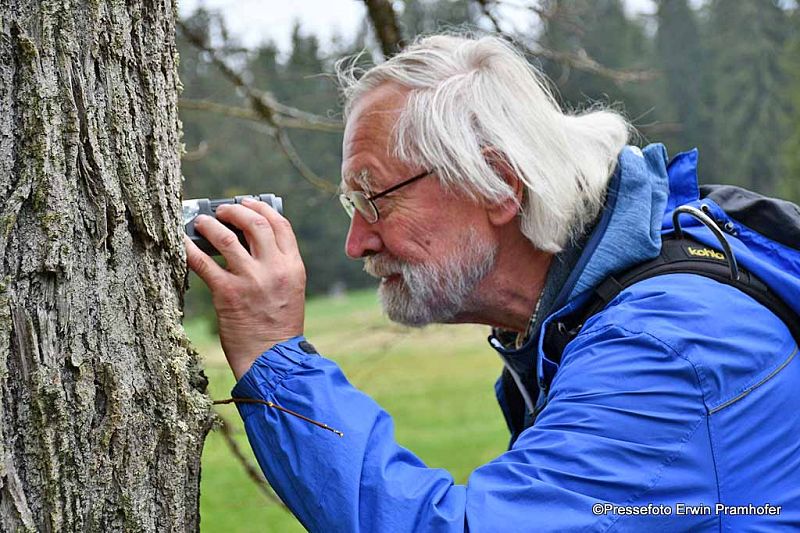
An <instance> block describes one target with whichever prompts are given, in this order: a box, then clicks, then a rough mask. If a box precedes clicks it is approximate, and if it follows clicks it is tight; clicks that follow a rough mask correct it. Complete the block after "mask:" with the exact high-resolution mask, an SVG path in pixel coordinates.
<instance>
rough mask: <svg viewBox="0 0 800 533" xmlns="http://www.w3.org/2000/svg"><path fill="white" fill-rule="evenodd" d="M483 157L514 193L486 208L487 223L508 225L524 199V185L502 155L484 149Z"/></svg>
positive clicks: (486, 148) (493, 150) (491, 149)
mask: <svg viewBox="0 0 800 533" xmlns="http://www.w3.org/2000/svg"><path fill="white" fill-rule="evenodd" d="M483 157H484V158H485V159H486V162H487V163H489V165H490V166H491V167H492V168H493V169H494V171H495V172H496V173H497V175H498V176H500V178H502V179H503V181H505V182H506V183H507V184H508V186H509V187H511V190H512V191H513V192H514V196H513V197H511V198H508V199H506V200H503V201H502V202H500V203H499V204H490V205H489V206H488V208H487V213H488V215H489V221H490V222H491V223H492V224H493V225H495V226H502V225H504V224H508V223H509V222H510V221H511V220H513V219H514V217H516V216H517V215H518V214H519V212H520V206H521V205H522V201H523V199H524V198H525V184H524V183H523V182H522V180H521V179H519V177H518V176H517V174H516V172H514V169H513V168H512V167H511V165H509V164H508V161H506V158H505V156H504V155H503V154H502V153H500V152H498V151H497V150H495V149H494V148H489V147H485V148H484V149H483Z"/></svg>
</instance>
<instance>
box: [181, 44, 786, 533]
mask: <svg viewBox="0 0 800 533" xmlns="http://www.w3.org/2000/svg"><path fill="white" fill-rule="evenodd" d="M341 80H342V83H343V86H344V95H345V99H346V106H345V116H346V130H345V135H344V146H343V153H344V161H343V165H342V175H343V179H342V190H343V194H342V203H343V205H344V207H345V209H346V210H347V212H348V213H349V214H350V216H351V217H352V221H351V225H350V231H349V233H348V236H347V242H346V252H347V254H348V255H349V256H350V257H352V258H361V259H363V260H364V265H365V269H366V271H367V272H369V273H370V274H371V275H373V276H375V277H378V278H380V280H381V281H380V289H379V291H380V296H381V300H382V303H383V306H384V308H385V310H386V312H387V314H388V316H389V317H390V318H391V319H392V320H395V321H398V322H401V323H404V324H410V325H414V326H422V325H424V324H429V323H433V322H443V323H463V322H470V323H479V324H487V325H490V326H492V327H493V335H492V337H491V339H490V341H491V344H492V346H493V347H494V348H495V349H496V350H497V351H498V352H499V353H500V355H501V356H502V357H503V359H504V361H505V366H506V369H505V371H504V373H503V377H502V378H501V380H500V381H499V382H498V387H497V392H498V398H499V400H500V403H501V406H502V407H503V410H504V414H505V416H506V421H507V423H508V425H509V428H510V429H511V432H512V440H511V445H510V449H509V450H508V451H507V452H506V453H504V454H503V455H501V456H500V457H498V458H497V459H495V460H494V461H492V462H490V463H488V464H486V465H483V466H481V467H479V468H477V469H476V470H475V471H474V473H473V474H472V475H471V477H470V479H469V482H468V484H467V485H465V486H461V485H456V484H454V482H453V479H452V477H451V476H450V475H449V474H448V473H447V472H444V471H442V470H437V469H430V468H427V467H426V466H425V465H424V464H423V463H422V462H421V461H420V460H419V459H418V458H417V457H415V456H414V455H413V454H412V453H411V452H410V451H408V450H405V449H403V448H401V447H400V446H398V445H397V444H396V443H395V441H394V439H393V435H392V422H391V419H390V417H389V415H388V414H387V413H386V412H384V411H383V410H382V409H381V408H380V407H379V406H378V405H376V404H375V402H374V401H372V400H371V399H370V398H369V397H367V396H366V395H364V394H363V393H361V392H359V391H358V390H356V389H355V388H353V387H352V386H351V385H349V384H348V382H347V381H346V379H345V378H344V376H343V375H342V373H341V371H340V370H339V369H338V367H337V366H336V365H335V364H334V363H333V362H331V361H330V360H328V359H325V358H324V357H322V356H320V355H319V354H317V353H316V351H315V349H314V348H313V346H312V345H311V344H309V343H308V342H307V341H306V340H305V338H304V337H303V336H302V335H303V306H304V287H305V273H304V268H303V263H302V260H301V258H300V256H299V253H298V249H297V244H296V242H295V238H294V235H293V233H292V230H291V228H290V226H289V223H288V222H287V221H286V220H285V219H284V218H282V217H281V216H280V215H279V214H278V213H276V212H275V211H273V210H271V209H270V208H269V207H267V206H266V204H262V203H259V202H251V203H248V204H245V206H235V205H234V206H222V207H221V208H220V209H219V211H218V213H217V214H218V217H219V218H220V219H221V220H224V221H226V222H229V223H231V224H233V225H235V226H237V227H239V228H241V229H243V230H244V232H245V235H246V237H247V239H248V242H249V245H250V253H248V252H247V251H246V250H245V249H244V248H243V247H242V246H241V245H240V244H239V243H238V241H237V239H236V237H235V236H234V234H233V233H232V232H230V231H229V230H228V229H227V228H225V227H224V226H223V225H222V224H220V223H219V222H218V221H215V220H213V219H211V218H207V217H206V218H205V219H201V220H198V221H197V229H198V230H199V231H201V232H202V233H203V234H204V235H205V236H206V237H207V238H208V240H209V241H210V242H211V243H212V244H214V245H215V246H216V248H217V249H219V250H220V251H221V252H222V254H223V255H224V256H225V258H226V260H227V264H228V268H227V270H224V269H222V268H220V267H219V266H217V265H216V263H214V262H213V261H211V259H210V258H208V257H207V256H206V255H205V254H203V253H202V252H200V251H199V250H198V249H197V248H195V247H194V246H193V245H192V243H191V242H190V241H189V242H187V244H186V245H187V252H188V260H189V265H190V267H191V268H192V269H193V270H195V271H196V272H197V273H198V274H199V275H200V277H201V278H202V279H203V280H204V281H205V282H206V283H207V284H208V286H209V287H210V289H211V291H212V294H213V300H214V305H215V307H216V310H217V314H218V319H219V331H220V338H221V341H222V346H223V349H224V350H225V354H226V355H227V358H228V361H229V363H230V365H231V368H232V370H233V372H234V374H235V376H236V378H237V379H238V383H237V385H236V387H235V389H234V391H233V395H234V397H237V398H248V399H255V400H263V401H271V402H274V403H276V404H278V405H280V406H283V407H286V408H289V409H292V410H294V411H296V412H298V413H300V414H303V415H305V416H308V417H311V418H314V419H317V420H321V421H324V422H326V423H329V424H330V425H331V426H333V427H336V428H337V429H340V430H342V431H343V432H344V437H343V438H339V437H337V436H336V435H334V434H332V433H328V432H322V433H320V431H319V429H318V428H315V427H313V426H311V425H308V424H306V423H304V422H303V421H301V420H298V419H296V418H292V417H287V416H286V414H285V413H282V412H280V411H278V410H275V409H270V408H268V407H266V406H264V405H259V404H254V403H246V404H239V409H240V413H241V415H242V417H243V419H244V421H245V426H246V428H247V433H248V436H249V438H250V442H251V445H252V446H253V449H254V451H255V454H256V457H257V458H258V461H259V464H260V465H261V468H262V469H263V471H264V473H265V475H266V476H267V478H268V479H269V481H270V483H271V484H272V486H273V487H274V488H275V490H276V491H277V492H278V494H279V495H280V496H281V498H282V499H283V500H284V501H285V502H286V503H287V505H288V506H289V507H290V508H291V509H292V511H293V512H294V513H295V514H296V515H297V517H298V518H299V519H300V521H301V522H302V523H303V524H304V525H305V526H306V527H307V528H309V529H311V530H314V531H326V532H327V531H427V530H437V531H463V530H467V529H469V530H472V531H526V530H537V531H538V530H577V529H586V528H589V529H592V530H608V529H615V530H624V531H641V530H663V531H667V530H669V531H673V530H681V531H682V530H693V531H699V530H708V531H711V530H713V531H717V530H720V529H722V528H723V527H724V528H732V529H737V530H743V529H768V528H774V527H776V526H780V525H784V526H788V525H790V524H794V525H797V524H798V523H800V474H799V473H800V438H798V435H800V421H798V420H799V417H798V416H797V413H798V412H800V400H799V399H798V398H800V395H799V394H797V391H798V390H800V363H798V361H794V360H793V359H794V355H795V353H796V352H797V345H796V343H795V340H794V339H793V337H792V335H791V333H790V331H789V330H788V329H787V327H786V325H785V324H784V323H783V322H782V321H781V320H779V319H778V318H777V317H776V315H775V314H773V313H772V312H770V310H768V309H767V308H766V307H764V306H763V305H760V304H759V303H757V302H756V301H755V300H753V299H752V298H750V297H749V296H746V295H745V294H744V293H743V292H741V291H740V290H738V289H737V288H735V287H732V286H729V285H727V284H724V283H719V282H717V281H713V280H712V279H709V278H707V277H703V276H699V275H692V274H670V275H666V276H659V277H657V278H651V279H649V280H646V281H642V282H639V283H636V284H634V285H632V286H630V287H628V288H626V289H624V290H623V291H622V292H621V293H620V294H619V295H618V296H616V297H615V298H613V300H612V301H611V302H610V304H609V305H607V306H606V307H605V308H604V309H602V311H600V312H599V313H597V314H595V315H594V316H592V317H591V318H590V319H589V320H587V321H586V323H585V324H581V326H582V329H580V331H579V332H578V333H577V335H576V336H573V337H572V338H570V339H569V342H568V343H566V347H565V348H563V352H560V353H552V352H550V351H548V350H549V348H548V346H546V345H545V344H546V343H544V342H542V332H543V331H547V330H548V329H552V328H551V326H552V325H553V324H560V322H559V320H560V319H561V317H564V316H567V315H568V314H569V313H571V312H572V311H573V310H574V309H576V308H578V307H580V306H581V305H583V303H584V302H585V301H586V295H587V294H590V293H591V292H592V290H593V289H594V288H596V287H598V286H599V285H600V284H601V282H603V280H605V279H606V278H608V277H609V276H610V275H612V274H615V273H618V272H623V271H626V270H628V269H630V268H631V267H632V266H634V265H637V264H640V263H642V262H645V261H648V260H651V259H653V258H654V257H656V256H658V255H659V252H660V250H661V247H662V239H661V234H662V232H664V233H669V232H671V231H672V230H673V229H675V228H673V227H671V226H670V224H669V223H668V222H667V223H663V224H662V221H663V220H664V218H665V213H667V214H669V213H671V212H672V211H673V210H674V209H675V207H676V206H678V205H681V204H683V203H687V202H692V201H696V200H697V199H698V190H697V184H696V178H695V175H694V163H695V157H696V155H695V153H693V152H692V153H688V154H683V155H681V156H679V157H678V158H676V159H675V160H674V161H673V162H672V163H670V165H669V168H668V166H667V160H666V154H665V151H664V149H663V148H662V147H661V146H650V147H647V148H646V149H645V150H644V151H642V150H639V149H638V148H635V147H626V142H627V140H628V131H629V127H628V124H627V123H626V122H625V120H624V119H623V118H622V117H621V116H619V115H618V114H615V113H613V112H611V111H608V110H593V111H591V112H588V113H585V114H581V115H571V114H566V113H564V112H562V111H561V110H560V109H559V107H558V105H557V104H556V102H555V101H554V99H553V98H552V96H551V95H550V94H549V92H548V91H547V89H546V87H545V85H544V82H543V80H542V79H541V77H540V75H539V74H538V73H537V72H536V71H535V70H534V69H533V68H531V67H530V66H529V65H528V64H527V63H526V61H525V59H524V58H523V57H522V56H521V55H520V54H518V53H517V52H516V51H515V50H514V49H513V48H512V47H510V46H509V45H508V44H506V43H505V42H503V41H502V40H500V39H497V38H493V37H484V38H480V39H470V38H463V37H452V36H434V37H429V38H425V39H422V40H420V41H418V42H417V43H415V44H414V45H412V46H410V47H409V48H408V49H406V50H405V51H403V52H402V53H400V54H398V55H397V56H395V57H393V58H392V59H391V60H389V61H387V62H385V63H383V64H381V65H378V66H376V67H374V68H373V69H371V70H369V71H367V72H366V73H364V74H363V75H361V76H360V77H356V76H354V75H353V73H352V71H349V70H347V69H343V70H342V74H341ZM707 208H708V206H705V207H704V210H706V209H707ZM713 214H714V216H715V217H717V220H723V221H724V219H723V217H724V213H722V212H721V211H720V213H716V212H715V213H713ZM731 224H733V222H731ZM698 232H699V230H698ZM732 233H734V232H733V231H732ZM698 234H699V233H698ZM703 250H706V251H705V252H703V253H705V254H713V253H716V252H714V251H713V250H711V249H710V248H709V249H705V248H703ZM737 250H738V249H737ZM798 264H800V263H798ZM778 270H780V269H778ZM775 275H776V276H779V275H780V273H777V274H775ZM437 349H439V348H438V347H432V353H431V357H436V353H434V351H435V350H437ZM409 372H413V370H412V369H409ZM718 504H719V505H718ZM720 506H722V507H720Z"/></svg>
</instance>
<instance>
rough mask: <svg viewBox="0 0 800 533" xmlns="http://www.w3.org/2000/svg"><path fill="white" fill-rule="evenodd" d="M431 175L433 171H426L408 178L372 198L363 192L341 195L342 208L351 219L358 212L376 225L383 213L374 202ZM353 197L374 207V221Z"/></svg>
mask: <svg viewBox="0 0 800 533" xmlns="http://www.w3.org/2000/svg"><path fill="white" fill-rule="evenodd" d="M431 174H433V170H426V171H425V172H422V173H420V174H417V175H416V176H412V177H410V178H408V179H407V180H405V181H401V182H400V183H397V184H395V185H392V186H391V187H389V188H388V189H386V190H383V191H381V192H379V193H375V194H373V195H371V196H367V195H366V194H364V192H363V191H350V192H345V193H342V194H340V195H339V201H340V202H341V203H342V207H344V210H345V212H347V214H348V215H349V216H350V218H351V219H352V218H353V216H354V215H355V212H356V211H358V212H359V213H361V216H362V217H364V220H366V221H367V223H369V224H375V223H376V222H377V221H378V220H380V218H381V212H380V211H379V210H378V206H377V205H375V202H374V200H377V199H378V198H381V197H383V196H386V195H387V194H389V193H391V192H394V191H396V190H397V189H400V188H402V187H405V186H406V185H410V184H412V183H414V182H415V181H417V180H421V179H422V178H424V177H426V176H429V175H431ZM351 196H360V197H362V198H363V199H364V201H366V203H367V204H368V205H369V206H370V207H372V211H374V212H375V217H374V220H372V218H373V217H370V216H368V215H369V213H365V212H364V211H363V210H362V209H359V208H358V206H357V205H356V202H355V201H354V200H353V199H352V198H351Z"/></svg>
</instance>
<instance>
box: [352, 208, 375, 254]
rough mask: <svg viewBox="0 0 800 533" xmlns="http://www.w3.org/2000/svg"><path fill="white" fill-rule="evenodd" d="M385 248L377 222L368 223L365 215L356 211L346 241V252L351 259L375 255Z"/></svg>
mask: <svg viewBox="0 0 800 533" xmlns="http://www.w3.org/2000/svg"><path fill="white" fill-rule="evenodd" d="M382 249H383V241H382V240H381V238H380V235H379V234H378V232H377V226H376V225H375V224H368V223H367V221H366V220H364V217H363V216H361V214H360V213H359V212H358V211H356V212H355V213H353V218H352V220H351V221H350V230H349V231H348V232H347V240H346V241H345V243H344V252H345V253H346V254H347V257H349V258H351V259H358V258H361V257H366V256H368V255H373V254H376V253H378V252H380V251H381V250H382Z"/></svg>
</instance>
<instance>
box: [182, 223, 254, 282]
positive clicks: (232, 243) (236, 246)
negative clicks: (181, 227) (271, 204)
mask: <svg viewBox="0 0 800 533" xmlns="http://www.w3.org/2000/svg"><path fill="white" fill-rule="evenodd" d="M219 215H220V210H219V208H218V209H217V216H219ZM220 218H222V217H220ZM194 227H195V230H197V231H198V232H199V233H200V234H201V235H202V236H203V237H205V238H206V239H207V240H208V242H210V243H211V244H212V245H213V246H214V248H216V249H217V250H219V252H220V253H221V254H222V256H223V257H224V258H225V261H226V262H227V265H228V269H229V270H231V271H236V272H239V271H242V270H244V268H245V265H247V263H248V262H249V261H250V260H251V257H250V254H249V253H247V250H245V249H244V246H242V244H241V243H240V242H239V238H238V237H237V236H236V234H235V233H234V232H233V231H231V230H230V229H229V228H226V227H225V226H224V225H223V224H222V222H220V221H219V220H216V219H215V218H213V217H210V216H208V215H200V216H198V217H197V218H196V219H195V221H194Z"/></svg>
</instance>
